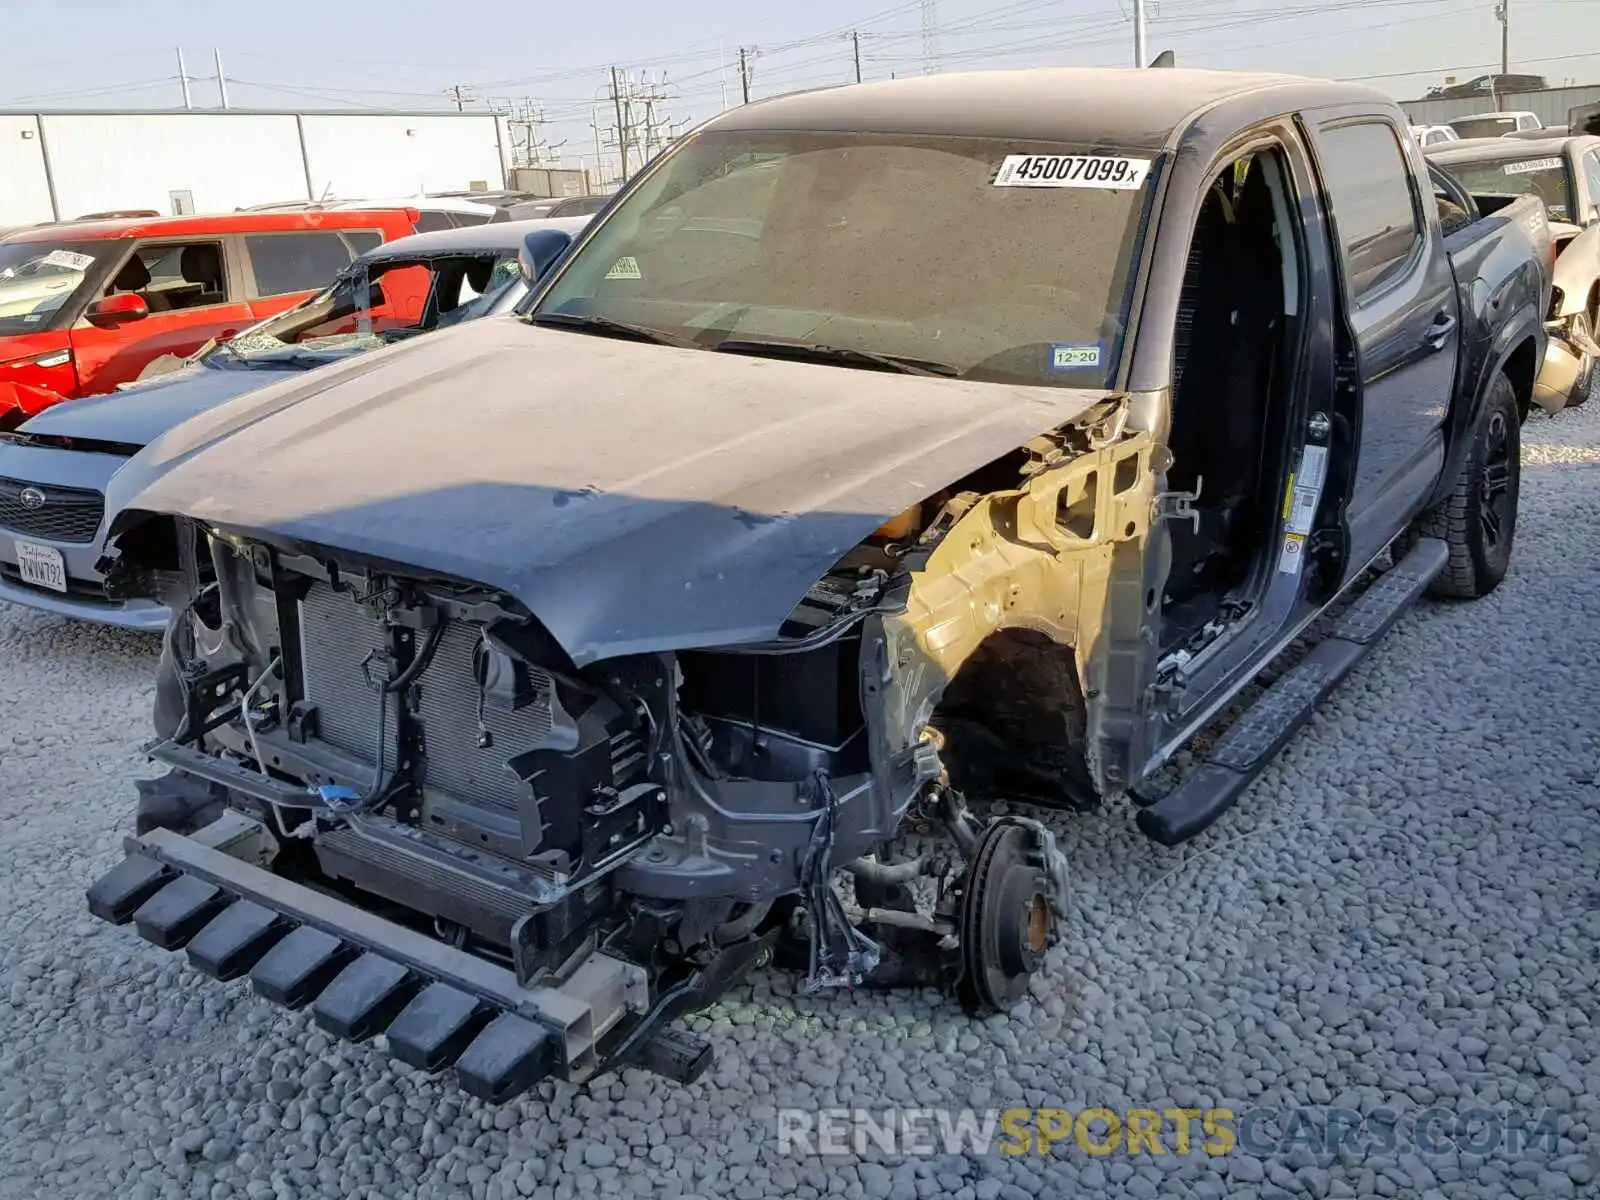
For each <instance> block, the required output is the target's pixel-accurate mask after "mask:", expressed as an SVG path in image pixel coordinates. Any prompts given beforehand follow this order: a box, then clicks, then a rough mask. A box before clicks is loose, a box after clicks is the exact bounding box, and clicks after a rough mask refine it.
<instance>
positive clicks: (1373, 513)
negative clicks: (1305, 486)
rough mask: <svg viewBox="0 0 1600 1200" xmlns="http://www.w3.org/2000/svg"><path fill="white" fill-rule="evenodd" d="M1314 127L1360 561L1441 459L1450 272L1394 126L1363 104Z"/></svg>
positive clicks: (1452, 313) (1416, 499)
mask: <svg viewBox="0 0 1600 1200" xmlns="http://www.w3.org/2000/svg"><path fill="white" fill-rule="evenodd" d="M1313 137H1314V142H1315V147H1316V151H1317V158H1318V160H1319V170H1320V173H1321V176H1322V186H1323V193H1324V196H1325V197H1326V201H1327V203H1328V207H1329V210H1330V213H1331V221H1330V226H1331V229H1332V236H1333V240H1334V242H1335V245H1334V247H1333V248H1334V251H1335V253H1334V259H1335V261H1336V262H1337V263H1338V264H1339V265H1340V269H1341V276H1342V280H1343V286H1342V289H1341V290H1342V298H1343V307H1344V310H1345V316H1346V318H1347V320H1348V324H1349V328H1350V331H1351V334H1352V336H1353V337H1354V339H1355V344H1356V357H1357V362H1358V366H1359V375H1360V385H1361V430H1360V441H1359V444H1358V448H1357V451H1356V473H1355V482H1354V487H1353V493H1352V495H1351V496H1350V499H1349V503H1348V506H1347V509H1346V514H1347V518H1348V520H1349V524H1350V533H1351V543H1352V544H1351V557H1352V559H1353V560H1354V561H1357V562H1359V561H1362V560H1363V559H1365V558H1366V557H1368V556H1370V555H1371V554H1374V553H1376V552H1377V551H1378V549H1380V548H1381V546H1382V544H1383V543H1384V542H1385V541H1387V540H1388V538H1389V537H1390V536H1392V535H1393V534H1394V533H1395V532H1396V531H1397V530H1398V529H1399V528H1400V527H1401V526H1402V525H1403V523H1404V522H1405V521H1406V520H1407V519H1408V518H1409V517H1410V516H1411V515H1412V513H1413V512H1414V511H1415V509H1416V507H1417V505H1418V504H1419V503H1420V502H1421V501H1422V499H1423V498H1424V497H1425V496H1426V494H1427V493H1428V491H1429V490H1430V489H1431V488H1432V486H1433V484H1434V481H1435V479H1436V478H1437V475H1438V471H1439V469H1440V464H1441V463H1442V461H1443V455H1444V418H1445V410H1446V409H1447V408H1448V407H1449V404H1450V396H1451V393H1452V391H1453V389H1454V385H1455V368H1456V340H1457V326H1458V319H1457V312H1456V291H1455V277H1454V275H1453V274H1452V273H1451V270H1450V260H1449V258H1448V257H1447V256H1446V254H1445V249H1444V241H1443V239H1442V238H1441V236H1440V234H1439V223H1438V218H1437V216H1436V215H1434V212H1433V204H1432V198H1431V196H1426V195H1425V194H1424V193H1423V192H1422V190H1421V189H1420V188H1419V187H1418V185H1417V173H1416V171H1415V169H1414V168H1413V165H1412V161H1411V156H1410V154H1408V153H1407V151H1406V149H1405V144H1404V142H1403V140H1402V138H1403V134H1402V133H1401V131H1400V129H1398V128H1397V127H1396V126H1394V125H1393V124H1391V123H1390V122H1389V121H1388V120H1386V119H1385V118H1384V117H1383V116H1381V115H1378V114H1374V113H1372V112H1370V111H1368V112H1365V113H1362V114H1361V115H1358V116H1354V115H1353V116H1348V117H1347V116H1340V115H1328V116H1322V118H1321V119H1320V120H1319V121H1317V122H1316V123H1315V124H1314V126H1313Z"/></svg>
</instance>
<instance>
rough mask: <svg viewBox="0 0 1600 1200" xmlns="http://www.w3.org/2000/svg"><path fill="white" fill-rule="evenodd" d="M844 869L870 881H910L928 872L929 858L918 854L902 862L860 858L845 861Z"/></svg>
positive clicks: (882, 882) (890, 882) (885, 882)
mask: <svg viewBox="0 0 1600 1200" xmlns="http://www.w3.org/2000/svg"><path fill="white" fill-rule="evenodd" d="M844 869H845V870H846V871H848V872H850V874H851V875H854V876H855V877H856V878H857V879H865V880H866V881H867V882H868V883H880V884H892V883H910V882H911V881H912V880H913V879H920V878H921V877H922V876H923V875H925V874H926V873H927V860H926V859H924V858H922V857H921V856H918V857H917V858H913V859H909V860H907V861H906V862H902V863H881V862H878V861H877V860H876V859H872V858H858V859H855V860H854V861H852V862H847V863H845V864H844Z"/></svg>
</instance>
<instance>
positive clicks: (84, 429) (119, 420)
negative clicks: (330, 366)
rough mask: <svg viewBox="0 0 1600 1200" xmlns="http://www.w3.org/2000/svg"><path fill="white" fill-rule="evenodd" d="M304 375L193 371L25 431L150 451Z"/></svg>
mask: <svg viewBox="0 0 1600 1200" xmlns="http://www.w3.org/2000/svg"><path fill="white" fill-rule="evenodd" d="M303 374H305V372H304V371H302V370H297V369H295V368H293V367H289V368H284V369H282V370H270V369H259V368H240V369H227V370H224V369H221V368H215V367H198V366H197V367H189V368H187V369H185V370H182V371H178V372H175V373H174V374H172V375H168V376H163V377H161V378H159V379H156V380H154V381H152V382H150V383H145V384H140V385H139V386H138V387H132V388H128V389H126V390H124V391H120V392H110V393H108V394H106V395H103V396H86V397H84V398H83V399H81V400H73V401H70V402H69V403H65V404H57V405H54V406H53V407H51V408H47V409H46V410H45V411H44V412H42V413H40V414H39V415H38V416H36V417H34V418H32V419H31V420H29V421H27V422H25V423H24V424H23V425H22V426H21V429H20V432H22V433H28V434H39V435H42V436H44V437H66V438H77V439H81V440H84V441H97V442H116V443H119V444H122V445H125V446H148V445H149V444H150V443H151V442H153V441H155V440H156V438H158V437H160V436H161V435H162V434H164V433H166V432H167V431H168V430H169V429H173V428H175V427H177V426H178V425H181V424H182V423H183V422H185V421H187V420H189V419H190V418H191V417H195V416H198V415H199V414H200V413H203V412H205V411H207V410H208V409H212V408H215V407H216V406H217V405H219V404H221V403H223V402H224V401H226V400H231V399H233V398H234V397H235V396H240V395H243V394H244V393H245V392H252V391H255V390H256V389H257V388H264V387H267V386H268V385H270V384H271V383H273V382H274V381H277V380H281V379H284V378H285V377H287V376H290V375H295V376H298V375H303Z"/></svg>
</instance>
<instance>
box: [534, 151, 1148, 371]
mask: <svg viewBox="0 0 1600 1200" xmlns="http://www.w3.org/2000/svg"><path fill="white" fill-rule="evenodd" d="M1150 167H1151V163H1150V161H1149V160H1148V159H1147V158H1145V157H1142V156H1139V155H1136V154H1127V153H1123V152H1120V151H1115V150H1105V149H1101V150H1097V151H1096V152H1094V153H1093V154H1086V153H1084V152H1082V150H1081V148H1075V147H1071V146H1062V145H1046V144H1040V143H1026V144H1019V143H1014V142H1003V141H997V140H992V139H980V138H945V137H926V136H887V135H876V134H840V133H809V132H773V131H761V132H727V133H718V132H714V131H713V132H711V133H706V134H701V135H698V136H695V137H692V138H690V139H689V140H688V141H687V142H686V143H684V144H683V146H682V147H681V148H680V149H679V150H677V151H676V152H675V153H674V154H672V155H671V156H670V157H668V158H667V159H665V160H664V161H663V162H662V164H661V165H660V166H659V167H658V168H657V169H656V170H654V171H653V172H651V173H650V174H649V175H648V176H647V177H646V178H645V179H644V180H642V181H641V182H640V184H639V185H638V186H637V187H636V189H635V190H634V191H633V192H632V193H631V194H630V195H628V196H626V197H624V198H623V199H622V200H620V201H619V202H618V204H617V207H616V208H615V209H614V210H613V212H612V214H611V215H610V216H609V217H608V218H606V219H605V221H604V223H603V224H602V225H601V226H600V227H599V228H597V229H596V230H595V231H594V234H593V235H592V236H591V238H590V239H589V241H588V242H587V243H586V244H585V245H584V247H583V248H582V250H581V251H580V252H579V253H578V254H576V255H575V256H574V258H573V259H572V261H571V262H570V263H569V264H568V265H567V266H566V268H565V269H563V270H562V271H561V273H560V274H559V276H558V277H557V278H556V279H555V280H554V282H553V283H552V284H551V285H550V287H549V289H548V290H547V291H546V293H545V294H544V295H543V296H542V297H541V299H540V300H539V302H538V304H537V305H536V306H535V308H534V310H533V312H532V314H531V315H532V319H533V320H534V321H536V322H537V321H538V320H539V317H540V315H541V314H544V315H546V316H548V315H551V314H559V315H562V316H565V317H569V318H577V317H595V318H604V319H605V320H607V321H610V322H613V323H624V324H626V325H630V326H634V327H640V328H643V329H645V330H656V331H659V332H660V333H662V334H664V335H666V337H667V339H669V340H672V339H676V340H682V339H684V338H692V339H693V340H694V342H695V343H696V344H698V345H700V346H702V347H704V348H706V349H718V348H723V347H722V346H721V345H720V344H722V343H727V345H726V347H725V348H726V349H727V350H728V351H729V352H733V353H749V352H751V348H752V347H753V346H757V344H763V345H764V346H765V347H767V348H770V347H771V346H772V345H774V344H792V345H793V346H795V347H822V348H824V349H825V350H826V351H827V352H828V355H829V357H830V358H831V359H832V361H834V362H835V363H837V364H840V365H848V366H864V365H867V364H868V363H869V362H870V360H871V358H872V357H874V356H875V357H876V358H878V359H879V360H882V359H886V358H892V359H896V360H903V361H907V362H911V363H932V364H936V365H937V366H938V367H939V368H940V370H941V373H944V372H948V373H950V374H954V375H957V376H959V377H961V378H967V379H980V380H993V381H1000V382H1017V383H1036V384H1046V385H1053V386H1067V387H1083V388H1100V387H1106V386H1109V385H1110V381H1111V379H1112V377H1113V375H1114V372H1115V367H1116V362H1117V358H1118V355H1119V354H1120V352H1121V345H1122V339H1123V334H1124V331H1125V324H1126V314H1127V307H1128V300H1129V290H1130V289H1129V280H1130V278H1131V274H1132V267H1133V264H1134V261H1135V258H1136V254H1135V247H1136V245H1137V241H1138V238H1139V236H1140V230H1141V227H1142V223H1143V220H1144V216H1145V212H1146V209H1147V198H1148V196H1149V194H1150V192H1151V191H1152V186H1151V183H1150V180H1149V178H1148V176H1149V172H1150ZM569 327H571V328H575V329H579V328H583V326H582V325H579V324H572V325H569ZM591 328H593V329H598V328H599V326H591Z"/></svg>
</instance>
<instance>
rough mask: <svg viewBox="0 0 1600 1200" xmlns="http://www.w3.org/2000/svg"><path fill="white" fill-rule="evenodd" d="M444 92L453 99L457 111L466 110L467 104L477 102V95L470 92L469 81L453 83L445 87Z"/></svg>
mask: <svg viewBox="0 0 1600 1200" xmlns="http://www.w3.org/2000/svg"><path fill="white" fill-rule="evenodd" d="M444 94H445V95H446V96H449V97H450V99H452V100H454V101H455V104H456V111H457V112H466V111H467V105H468V104H473V103H476V102H477V99H478V98H477V97H476V96H474V95H473V94H472V85H471V84H470V83H455V84H451V85H450V86H449V87H447V88H445V90H444Z"/></svg>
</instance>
